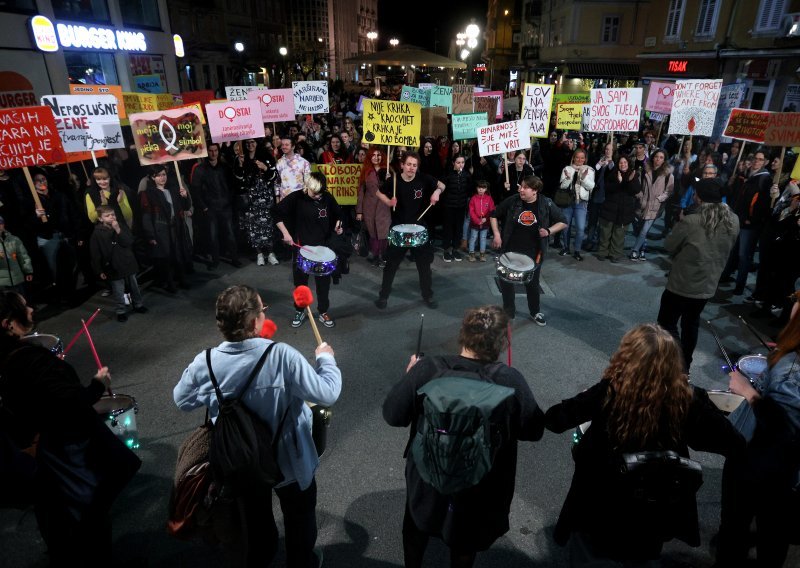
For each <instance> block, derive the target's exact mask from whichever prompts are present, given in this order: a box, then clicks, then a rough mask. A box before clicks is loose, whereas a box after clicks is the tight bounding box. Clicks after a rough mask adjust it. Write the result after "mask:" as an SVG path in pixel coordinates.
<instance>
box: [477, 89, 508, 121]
mask: <svg viewBox="0 0 800 568" xmlns="http://www.w3.org/2000/svg"><path fill="white" fill-rule="evenodd" d="M481 97H488V98H491V99H497V116H496V118H497V120H502V119H503V91H483V92H481V93H475V94H474V95H473V100H474V99H479V98H481ZM475 110H476V111H478V109H477V108H475Z"/></svg>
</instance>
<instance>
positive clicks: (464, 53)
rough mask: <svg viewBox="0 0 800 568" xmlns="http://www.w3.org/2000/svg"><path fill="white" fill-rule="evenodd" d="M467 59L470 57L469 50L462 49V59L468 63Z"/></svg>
mask: <svg viewBox="0 0 800 568" xmlns="http://www.w3.org/2000/svg"><path fill="white" fill-rule="evenodd" d="M467 57H469V49H462V50H461V59H463V60H464V61H466V60H467Z"/></svg>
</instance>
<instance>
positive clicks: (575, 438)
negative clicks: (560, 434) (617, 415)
mask: <svg viewBox="0 0 800 568" xmlns="http://www.w3.org/2000/svg"><path fill="white" fill-rule="evenodd" d="M591 425H592V421H591V420H590V421H588V422H584V423H583V424H580V425H579V426H578V427H577V428H575V431H574V432H573V433H572V459H575V448H577V447H578V444H579V443H580V441H581V438H583V435H584V434H586V430H588V429H589V426H591Z"/></svg>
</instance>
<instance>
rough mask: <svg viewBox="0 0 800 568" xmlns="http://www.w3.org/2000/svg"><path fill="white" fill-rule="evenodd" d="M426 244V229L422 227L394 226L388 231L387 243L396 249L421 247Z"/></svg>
mask: <svg viewBox="0 0 800 568" xmlns="http://www.w3.org/2000/svg"><path fill="white" fill-rule="evenodd" d="M427 242H428V229H426V228H425V227H423V226H422V225H411V224H406V225H395V226H394V227H392V228H391V229H390V230H389V243H391V244H392V245H393V246H396V247H421V246H422V245H424V244H425V243H427Z"/></svg>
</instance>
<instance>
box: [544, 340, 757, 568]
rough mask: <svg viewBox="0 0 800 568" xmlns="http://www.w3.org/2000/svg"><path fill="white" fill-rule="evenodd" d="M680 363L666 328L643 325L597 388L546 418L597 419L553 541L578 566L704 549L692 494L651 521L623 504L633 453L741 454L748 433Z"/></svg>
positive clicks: (560, 427) (582, 447)
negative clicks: (677, 543) (666, 550)
mask: <svg viewBox="0 0 800 568" xmlns="http://www.w3.org/2000/svg"><path fill="white" fill-rule="evenodd" d="M681 359H682V357H681V350H680V346H679V345H678V343H677V342H676V341H675V339H674V338H673V337H672V336H671V335H670V334H669V333H668V332H667V331H666V330H665V329H663V328H661V327H660V326H658V325H656V324H642V325H638V326H636V327H635V328H633V329H631V330H630V331H628V332H627V333H626V334H625V335H624V336H623V337H622V340H621V341H620V344H619V347H618V348H617V350H616V352H615V353H614V354H613V355H612V356H611V359H610V361H609V365H608V367H607V368H606V370H605V371H604V372H603V377H602V379H601V380H600V382H599V383H597V384H595V385H594V386H592V387H590V388H589V389H587V390H585V391H583V392H582V393H579V394H578V395H576V396H574V397H573V398H570V399H567V400H564V401H562V402H561V403H559V404H556V405H555V406H553V407H551V408H550V409H549V410H548V411H547V412H546V413H545V425H546V427H547V429H548V430H551V431H553V432H556V433H561V432H565V431H567V430H573V429H575V428H577V427H578V426H579V425H581V424H583V423H585V422H588V421H591V426H589V428H588V429H587V430H586V431H585V433H584V434H583V436H582V437H581V439H580V441H579V442H578V443H577V445H576V447H575V448H574V453H573V456H574V458H575V473H574V475H573V477H572V484H571V486H570V489H569V493H568V494H567V498H566V501H565V502H564V506H563V507H562V509H561V514H560V515H559V518H558V522H557V523H556V527H555V535H554V536H555V540H556V542H558V543H559V544H561V545H562V546H564V545H566V544H567V542H569V545H570V552H571V557H572V558H571V560H572V566H582V565H592V566H595V565H600V563H599V562H600V561H601V560H605V561H608V560H611V561H613V562H619V563H626V562H627V563H631V564H624V565H626V566H628V565H637V566H638V565H639V564H636V563H637V562H638V563H645V562H647V561H652V560H655V559H658V557H659V556H660V554H661V548H662V546H663V544H664V542H667V541H669V540H671V539H673V538H678V539H680V540H683V541H684V542H686V543H687V544H689V545H690V546H698V545H699V544H700V534H699V527H698V520H697V504H696V501H695V497H694V494H686V495H682V498H681V499H679V500H678V501H677V502H674V503H671V504H670V505H668V507H667V509H666V511H664V510H663V509H662V508H660V507H659V508H658V510H659V511H660V512H661V513H664V515H663V516H661V517H660V518H650V517H651V515H649V514H646V513H645V512H643V511H642V510H640V509H638V508H637V506H636V503H635V502H634V501H632V500H631V499H630V498H628V497H626V495H627V493H626V481H625V480H624V479H622V476H621V474H620V463H622V461H621V460H622V454H627V453H638V452H643V451H659V452H664V451H673V452H676V453H678V454H679V455H681V456H683V457H687V458H688V457H689V447H691V448H692V449H694V450H699V451H706V452H714V453H718V454H722V455H725V456H729V455H738V454H739V453H740V452H741V451H742V450H743V448H744V440H743V439H742V437H741V435H739V434H738V433H737V432H736V430H735V429H734V428H733V426H732V425H731V423H730V422H728V420H727V419H726V418H725V416H724V415H723V414H722V413H720V412H719V411H718V410H717V409H716V407H715V406H713V404H712V403H711V401H710V400H709V398H708V394H707V393H706V392H705V391H704V390H703V389H700V388H697V387H693V386H692V385H690V384H689V382H688V381H687V380H686V374H685V373H684V372H683V364H682V360H681ZM648 511H649V510H648ZM592 562H598V564H592ZM602 565H604V566H605V565H606V564H602Z"/></svg>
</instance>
